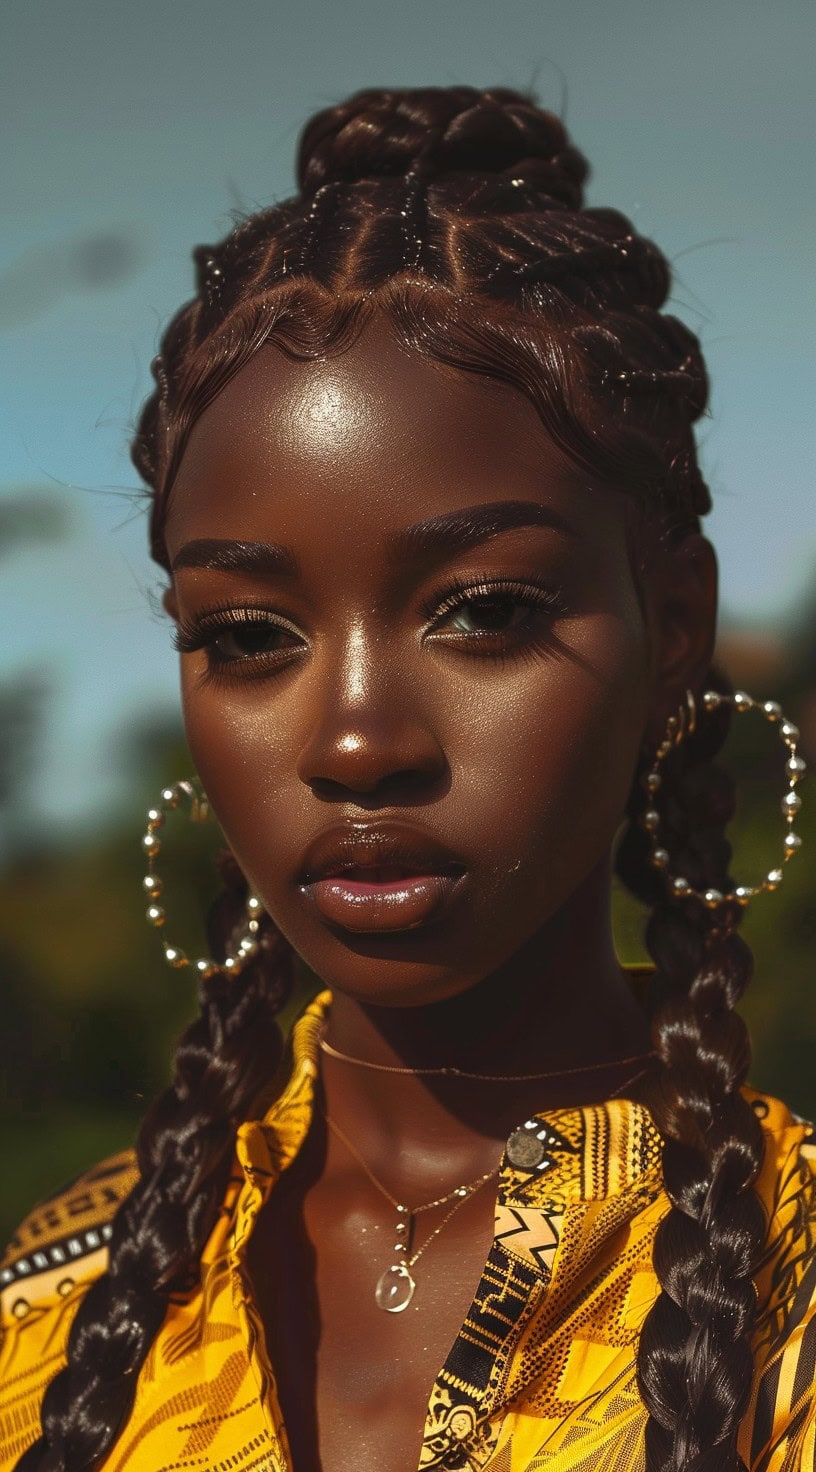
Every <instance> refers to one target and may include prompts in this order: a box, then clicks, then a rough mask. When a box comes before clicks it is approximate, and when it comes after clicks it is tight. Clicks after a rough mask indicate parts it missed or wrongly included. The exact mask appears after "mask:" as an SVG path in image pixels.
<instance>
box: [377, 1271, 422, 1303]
mask: <svg viewBox="0 0 816 1472" xmlns="http://www.w3.org/2000/svg"><path fill="white" fill-rule="evenodd" d="M415 1288H416V1283H415V1282H414V1280H413V1278H412V1277H411V1274H410V1271H409V1269H408V1267H407V1266H406V1264H405V1263H404V1262H395V1263H394V1264H393V1266H392V1267H390V1268H386V1270H385V1272H384V1273H383V1274H382V1276H381V1277H380V1278H379V1279H378V1280H377V1286H376V1288H375V1289H374V1302H375V1303H376V1305H377V1308H381V1309H383V1311H384V1312H385V1313H387V1314H401V1313H402V1311H403V1309H406V1308H407V1307H408V1305H409V1303H410V1302H411V1299H412V1298H413V1296H414V1290H415Z"/></svg>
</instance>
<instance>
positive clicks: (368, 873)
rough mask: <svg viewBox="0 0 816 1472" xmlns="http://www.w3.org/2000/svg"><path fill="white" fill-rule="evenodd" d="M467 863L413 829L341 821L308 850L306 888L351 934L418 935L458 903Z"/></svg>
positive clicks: (302, 879) (301, 874)
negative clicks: (412, 932) (456, 895)
mask: <svg viewBox="0 0 816 1472" xmlns="http://www.w3.org/2000/svg"><path fill="white" fill-rule="evenodd" d="M464 873H465V865H464V864H463V863H462V862H461V860H460V859H459V858H458V857H457V856H456V855H455V854H453V853H452V852H451V851H450V849H447V848H445V847H444V846H443V845H442V844H440V843H439V842H438V841H437V840H436V839H435V838H432V837H431V835H430V834H428V833H423V832H422V831H421V830H419V829H416V828H413V827H410V826H409V825H407V824H396V823H390V824H382V823H377V824H370V823H343V824H336V825H334V826H333V827H331V828H327V829H324V831H323V832H322V833H321V834H320V835H319V836H318V837H317V838H316V839H315V841H314V842H313V843H312V844H311V845H310V847H309V849H308V850H307V852H306V854H305V856H304V859H303V863H302V865H301V869H300V872H299V875H298V884H299V886H300V888H301V889H302V890H303V892H304V893H305V894H306V895H308V897H309V898H310V899H311V900H312V901H313V902H314V903H315V905H316V906H317V908H318V910H319V911H320V912H321V914H322V915H323V917H324V918H325V919H327V920H329V921H330V922H332V923H333V924H335V925H339V926H342V927H343V928H344V929H346V930H353V931H357V932H361V931H388V930H413V929H416V928H417V927H418V926H420V925H423V924H425V923H426V922H427V921H428V920H430V919H432V918H433V917H435V916H436V915H437V913H438V912H439V910H440V909H441V908H442V907H443V906H444V905H445V904H446V903H447V902H449V901H450V900H451V898H452V897H453V895H454V893H455V892H456V890H457V889H458V887H459V884H460V882H461V880H462V878H463V876H464Z"/></svg>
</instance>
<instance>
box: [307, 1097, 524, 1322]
mask: <svg viewBox="0 0 816 1472" xmlns="http://www.w3.org/2000/svg"><path fill="white" fill-rule="evenodd" d="M325 1120H326V1124H327V1125H328V1126H329V1129H330V1130H332V1131H333V1133H334V1134H335V1135H336V1136H337V1138H338V1139H339V1140H342V1142H343V1144H344V1145H345V1147H346V1149H347V1150H348V1152H349V1154H350V1155H353V1156H354V1159H355V1160H356V1161H357V1163H358V1165H360V1166H362V1168H363V1170H364V1171H365V1173H366V1175H367V1176H368V1179H369V1180H370V1182H371V1184H372V1186H375V1187H376V1188H377V1190H378V1191H379V1193H380V1195H381V1196H384V1197H385V1199H386V1201H388V1202H389V1203H390V1205H391V1206H393V1208H394V1211H395V1212H396V1213H397V1224H396V1228H395V1236H396V1238H397V1240H396V1242H395V1243H394V1252H395V1253H396V1254H397V1257H396V1261H395V1262H393V1263H392V1264H391V1266H390V1267H387V1268H386V1269H385V1271H384V1272H383V1273H381V1274H380V1276H379V1278H378V1279H377V1284H376V1287H375V1289H374V1302H375V1303H376V1305H377V1308H381V1309H383V1310H384V1311H385V1313H387V1314H401V1313H402V1312H403V1310H404V1309H406V1308H407V1307H408V1305H409V1303H410V1302H411V1299H412V1298H413V1296H414V1293H415V1291H416V1279H415V1278H414V1277H413V1274H412V1273H411V1268H413V1267H415V1265H416V1264H417V1262H418V1261H419V1259H420V1258H421V1256H422V1254H423V1252H425V1250H426V1248H428V1247H430V1245H431V1243H432V1242H433V1240H434V1237H438V1236H439V1233H440V1232H441V1231H442V1228H443V1227H445V1226H447V1224H448V1222H449V1221H450V1219H451V1217H452V1216H454V1215H455V1213H456V1212H457V1211H458V1210H459V1208H460V1206H464V1204H465V1202H466V1201H468V1200H469V1199H470V1197H471V1196H474V1195H475V1194H476V1192H477V1191H478V1190H479V1188H480V1186H484V1185H486V1184H487V1182H488V1181H489V1180H490V1179H491V1177H492V1176H495V1175H496V1173H497V1171H498V1169H499V1167H498V1165H494V1167H493V1169H492V1170H489V1171H486V1172H485V1174H484V1175H483V1176H479V1177H478V1179H477V1180H475V1181H471V1182H470V1183H469V1184H468V1185H466V1186H454V1188H453V1190H452V1191H448V1192H447V1194H446V1195H444V1196H438V1197H437V1198H436V1199H435V1200H434V1201H426V1202H424V1203H423V1205H422V1206H406V1205H405V1203H404V1202H402V1201H398V1200H397V1198H396V1196H392V1195H391V1192H390V1191H389V1190H388V1189H387V1187H386V1186H384V1185H383V1183H382V1181H380V1180H378V1179H377V1177H376V1176H375V1174H374V1172H373V1170H372V1169H371V1167H370V1166H369V1165H368V1164H367V1163H366V1161H365V1160H364V1159H363V1157H362V1155H361V1154H360V1152H359V1150H358V1149H357V1148H356V1146H355V1145H352V1143H351V1140H350V1139H349V1137H348V1135H346V1134H345V1133H344V1132H343V1130H341V1128H340V1126H339V1124H335V1122H334V1120H333V1119H332V1118H331V1117H330V1115H328V1114H327V1115H325ZM449 1201H453V1203H454V1204H453V1206H452V1207H451V1209H450V1211H449V1212H447V1213H446V1214H445V1216H443V1218H442V1220H441V1222H440V1223H439V1225H438V1226H437V1227H434V1230H433V1231H432V1232H431V1235H430V1237H428V1238H426V1240H425V1241H424V1242H423V1243H422V1246H421V1247H418V1248H417V1250H416V1252H414V1253H413V1254H412V1255H411V1256H410V1257H409V1256H408V1253H409V1252H410V1251H411V1247H412V1245H413V1236H414V1225H415V1221H416V1218H417V1217H418V1216H420V1215H421V1213H422V1212H423V1211H432V1210H433V1208H434V1207H435V1206H447V1204H448V1202H449Z"/></svg>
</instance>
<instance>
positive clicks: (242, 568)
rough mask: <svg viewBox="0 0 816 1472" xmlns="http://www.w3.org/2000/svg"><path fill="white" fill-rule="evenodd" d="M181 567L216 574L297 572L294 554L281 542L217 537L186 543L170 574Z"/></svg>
mask: <svg viewBox="0 0 816 1472" xmlns="http://www.w3.org/2000/svg"><path fill="white" fill-rule="evenodd" d="M180 567H206V568H210V569H211V570H212V571H213V572H248V573H253V572H254V573H260V574H262V575H264V576H267V577H268V576H270V575H280V574H281V573H290V574H291V573H295V572H297V561H296V559H295V554H294V553H293V552H292V550H291V548H289V547H282V546H281V545H280V544H279V543H278V542H230V541H225V540H222V539H220V538H217V537H202V538H200V539H199V540H198V541H193V542H185V544H184V546H183V547H182V548H180V550H179V551H178V552H177V553H176V555H175V557H174V558H173V561H172V563H171V565H170V571H171V572H177V571H178V569H179V568H180Z"/></svg>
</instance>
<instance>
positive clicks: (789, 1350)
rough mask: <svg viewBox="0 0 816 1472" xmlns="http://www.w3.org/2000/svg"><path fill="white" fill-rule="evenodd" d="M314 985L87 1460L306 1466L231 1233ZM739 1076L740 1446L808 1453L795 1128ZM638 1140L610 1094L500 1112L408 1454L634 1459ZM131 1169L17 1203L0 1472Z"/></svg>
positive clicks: (812, 1307)
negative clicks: (743, 1225) (749, 1112)
mask: <svg viewBox="0 0 816 1472" xmlns="http://www.w3.org/2000/svg"><path fill="white" fill-rule="evenodd" d="M330 1000H331V998H330V995H329V993H327V992H324V993H322V994H321V995H320V996H319V997H318V998H316V1000H315V1001H314V1002H312V1003H311V1004H310V1005H309V1007H308V1008H307V1009H306V1011H305V1012H304V1013H303V1015H302V1017H301V1018H300V1020H299V1021H298V1022H297V1024H296V1025H295V1029H294V1032H293V1038H292V1058H293V1061H292V1068H291V1073H290V1076H289V1080H288V1083H287V1085H286V1087H285V1089H284V1091H283V1093H282V1094H281V1095H280V1097H279V1098H278V1099H277V1101H276V1102H275V1103H274V1104H273V1105H272V1106H271V1107H270V1109H269V1110H268V1111H267V1112H266V1114H265V1115H264V1116H263V1118H261V1119H256V1120H249V1121H247V1122H246V1123H244V1124H243V1125H241V1127H240V1129H239V1131H238V1136H237V1144H236V1154H235V1162H234V1170H233V1173H232V1176H231V1179H230V1182H229V1187H228V1190H227V1192H226V1195H225V1199H224V1202H223V1207H222V1211H221V1214H220V1216H219V1219H218V1221H217V1223H216V1226H215V1228H214V1229H213V1232H212V1234H211V1237H210V1240H209V1242H208V1244H207V1247H206V1249H205V1251H204V1253H203V1256H202V1263H201V1275H200V1281H199V1282H197V1283H196V1284H195V1286H194V1287H191V1288H190V1289H189V1291H187V1292H186V1293H183V1294H177V1295H175V1296H174V1297H173V1299H172V1301H171V1303H170V1305H169V1308H168V1311H167V1314H166V1316H165V1320H164V1323H163V1325H162V1327H161V1329H160V1331H159V1334H158V1336H157V1338H156V1340H155V1342H154V1344H153V1346H152V1348H151V1350H150V1353H149V1355H148V1357H147V1360H146V1361H145V1363H144V1365H143V1367H142V1370H141V1372H140V1374H139V1377H138V1381H137V1386H136V1394H135V1400H134V1404H133V1408H132V1411H131V1414H130V1416H129V1418H128V1421H127V1424H126V1426H125V1427H124V1429H123V1430H122V1432H121V1433H120V1435H119V1437H118V1440H117V1441H116V1443H115V1446H114V1447H113V1449H112V1450H111V1452H109V1454H108V1456H107V1458H106V1460H105V1462H104V1466H103V1468H102V1469H101V1472H180V1469H185V1472H186V1469H192V1472H195V1469H198V1472H228V1469H229V1472H311V1469H307V1468H292V1466H291V1462H290V1458H289V1454H288V1446H287V1437H286V1430H285V1427H284V1425H283V1421H282V1416H281V1413H280V1408H279V1404H278V1399H277V1394H276V1388H275V1380H274V1375H273V1371H272V1368H271V1365H270V1363H269V1359H268V1356H267V1353H266V1349H265V1343H264V1332H263V1326H262V1324H261V1320H260V1316H259V1314H258V1311H257V1308H256V1306H255V1303H254V1301H253V1295H252V1286H251V1283H250V1280H249V1276H248V1272H247V1267H246V1249H247V1242H248V1240H249V1237H250V1235H251V1233H252V1230H253V1225H254V1223H255V1221H256V1219H257V1216H258V1213H259V1211H260V1210H261V1208H262V1206H263V1204H264V1202H265V1201H266V1200H267V1198H268V1195H269V1192H270V1191H271V1190H272V1188H273V1187H274V1184H275V1181H276V1179H277V1178H278V1176H279V1175H280V1172H281V1170H282V1169H283V1168H284V1167H285V1166H286V1165H287V1164H289V1163H290V1162H291V1161H292V1160H293V1159H294V1157H295V1155H296V1154H297V1152H298V1150H299V1148H300V1145H301V1144H302V1142H303V1140H304V1139H305V1136H306V1133H307V1131H308V1128H309V1124H310V1120H311V1113H312V1107H313V1094H314V1082H315V1079H316V1077H317V1072H318V1065H317V1058H318V1053H317V1038H318V1033H319V1029H320V1025H321V1023H322V1020H323V1018H324V1016H325V1013H326V1009H327V1007H328V1006H329V1004H330ZM746 1095H747V1097H748V1098H749V1100H750V1102H751V1104H752V1106H753V1108H754V1109H755V1111H756V1113H757V1115H758V1117H759V1119H760V1121H761V1123H762V1127H763V1130H764V1132H765V1138H766V1144H767V1149H766V1158H765V1164H764V1167H763V1171H762V1176H761V1179H760V1181H759V1183H758V1189H759V1192H760V1194H761V1196H762V1199H763V1201H764V1203H765V1207H766V1210H767V1214H768V1219H769V1222H770V1231H769V1235H768V1241H767V1246H766V1250H765V1254H764V1257H763V1261H762V1264H761V1269H760V1271H759V1274H758V1276H757V1287H758V1292H759V1306H760V1312H759V1322H758V1326H757V1330H756V1334H755V1337H754V1355H755V1375H754V1382H753V1387H752V1395H751V1403H750V1408H749V1411H748V1414H747V1415H746V1417H745V1419H744V1421H743V1425H742V1429H741V1436H740V1452H741V1455H742V1457H743V1458H744V1460H745V1462H746V1465H747V1466H748V1467H749V1469H751V1472H816V1408H815V1407H816V1396H815V1395H814V1375H815V1374H816V1186H815V1185H814V1177H815V1175H816V1147H814V1145H813V1144H812V1143H811V1129H810V1126H809V1125H807V1124H805V1123H804V1122H802V1121H801V1120H798V1119H797V1118H795V1117H794V1116H793V1115H791V1113H790V1111H789V1110H788V1109H787V1108H786V1107H785V1106H784V1105H783V1104H781V1103H780V1102H779V1101H778V1100H776V1099H773V1098H770V1097H768V1096H766V1095H763V1094H759V1093H757V1092H755V1091H753V1090H746ZM660 1145H661V1142H660V1138H659V1135H658V1133H657V1131H656V1129H655V1126H654V1124H653V1122H652V1119H651V1116H650V1115H649V1113H648V1111H647V1110H646V1109H645V1108H644V1106H642V1105H640V1104H638V1103H636V1102H633V1101H631V1100H626V1099H613V1100H610V1101H609V1102H608V1103H606V1104H603V1105H598V1106H594V1107H584V1108H574V1109H567V1110H563V1111H551V1112H548V1113H546V1114H542V1115H537V1116H535V1117H534V1118H532V1119H529V1120H526V1121H523V1122H522V1123H521V1125H520V1127H519V1129H518V1130H516V1131H514V1132H513V1134H512V1135H511V1137H510V1140H509V1141H508V1147H507V1150H506V1152H505V1155H504V1158H503V1162H502V1167H501V1172H500V1178H499V1185H498V1191H497V1201H496V1212H495V1238H494V1241H493V1244H492V1247H491V1249H490V1253H489V1256H488V1259H487V1262H486V1264H485V1267H484V1271H483V1273H482V1276H481V1281H480V1283H479V1286H478V1289H477V1292H476V1295H475V1297H474V1300H473V1303H472V1306H471V1308H470V1310H469V1312H468V1314H467V1317H466V1319H465V1322H464V1324H463V1325H462V1328H461V1330H460V1332H459V1334H458V1335H457V1338H456V1341H455V1343H454V1345H453V1347H452V1349H451V1351H450V1354H449V1355H448V1358H447V1360H446V1361H445V1364H444V1365H443V1366H442V1368H441V1370H440V1371H439V1374H438V1376H437V1379H436V1382H435V1384H434V1386H433V1389H432V1391H431V1395H430V1400H429V1405H428V1410H427V1419H426V1425H425V1435H424V1439H423V1444H422V1449H421V1453H420V1458H419V1468H420V1472H435V1469H439V1472H442V1469H446V1472H468V1469H469V1472H642V1469H643V1466H644V1459H643V1430H644V1425H645V1421H646V1413H645V1410H644V1408H643V1405H642V1404H641V1401H640V1398H639V1395H638V1391H637V1383H636V1376H635V1354H636V1348H637V1338H638V1333H639V1330H640V1327H641V1325H642V1323H643V1320H644V1318H645V1316H646V1314H647V1312H648V1310H649V1308H650V1306H651V1304H652V1303H653V1302H654V1299H655V1297H656V1295H657V1292H658V1286H657V1282H656V1279H655V1275H654V1272H653V1270H652V1265H651V1258H652V1245H653V1240H654V1233H655V1229H656V1227H657V1224H658V1222H659V1221H660V1219H661V1217H662V1216H663V1215H664V1214H665V1212H666V1211H667V1210H668V1202H667V1199H666V1197H665V1195H664V1193H663V1191H662V1189H661V1184H660V1179H661V1177H660ZM135 1180H136V1170H135V1163H134V1157H133V1154H132V1152H125V1153H123V1154H121V1155H118V1156H115V1157H113V1158H112V1159H110V1160H107V1161H105V1162H104V1163H103V1164H102V1165H99V1166H97V1167H96V1168H95V1169H93V1170H90V1171H88V1172H87V1173H86V1174H85V1175H83V1176H82V1177H81V1178H80V1179H79V1180H77V1181H76V1182H75V1183H74V1184H73V1186H71V1187H70V1188H69V1189H67V1190H65V1191H63V1192H61V1193H60V1194H59V1195H57V1196H55V1197H54V1198H53V1199H52V1200H50V1201H47V1202H45V1203H43V1204H42V1205H40V1206H38V1207H37V1208H36V1209H35V1210H34V1211H33V1212H32V1213H31V1214H30V1215H29V1217H28V1218H27V1219H26V1221H25V1222H24V1223H23V1225H22V1226H21V1228H20V1229H19V1232H18V1234H17V1236H16V1238H15V1240H14V1242H13V1243H12V1244H11V1247H10V1248H9V1250H8V1252H7V1254H6V1256H5V1258H4V1259H3V1262H2V1266H0V1313H1V1314H2V1318H1V1319H0V1322H1V1323H2V1333H3V1339H2V1343H0V1472H9V1469H11V1468H12V1467H13V1466H14V1463H15V1462H16V1460H17V1458H18V1457H19V1456H20V1455H21V1454H22V1452H23V1451H24V1450H25V1449H26V1447H28V1446H29V1445H30V1444H31V1443H32V1442H33V1441H34V1440H35V1439H36V1437H37V1435H38V1434H39V1406H40V1403H41V1401H42V1396H43V1392H44V1390H45V1387H46V1385H47V1383H48V1381H49V1380H50V1379H51V1377H52V1376H53V1375H54V1374H55V1373H56V1372H57V1370H58V1369H59V1368H60V1365H61V1364H62V1362H63V1358H64V1348H65V1343H66V1339H67V1335H68V1330H69V1328H70V1324H71V1321H72V1319H73V1316H74V1313H75V1312H76V1308H77V1305H78V1303H79V1302H80V1300H81V1298H82V1295H83V1294H84V1292H85V1291H86V1290H87V1288H88V1287H89V1285H90V1283H91V1282H93V1280H94V1279H95V1278H96V1277H97V1276H98V1275H99V1274H100V1273H101V1272H103V1271H104V1267H105V1262H106V1257H107V1246H106V1243H107V1240H108V1238H109V1236H110V1222H111V1219H112V1217H113V1214H114V1212H115V1210H116V1207H117V1205H118V1203H119V1202H120V1201H121V1200H122V1199H123V1197H124V1196H125V1195H127V1193H128V1192H129V1191H130V1190H131V1188H132V1186H133V1185H134V1182H135ZM412 1461H413V1458H412Z"/></svg>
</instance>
